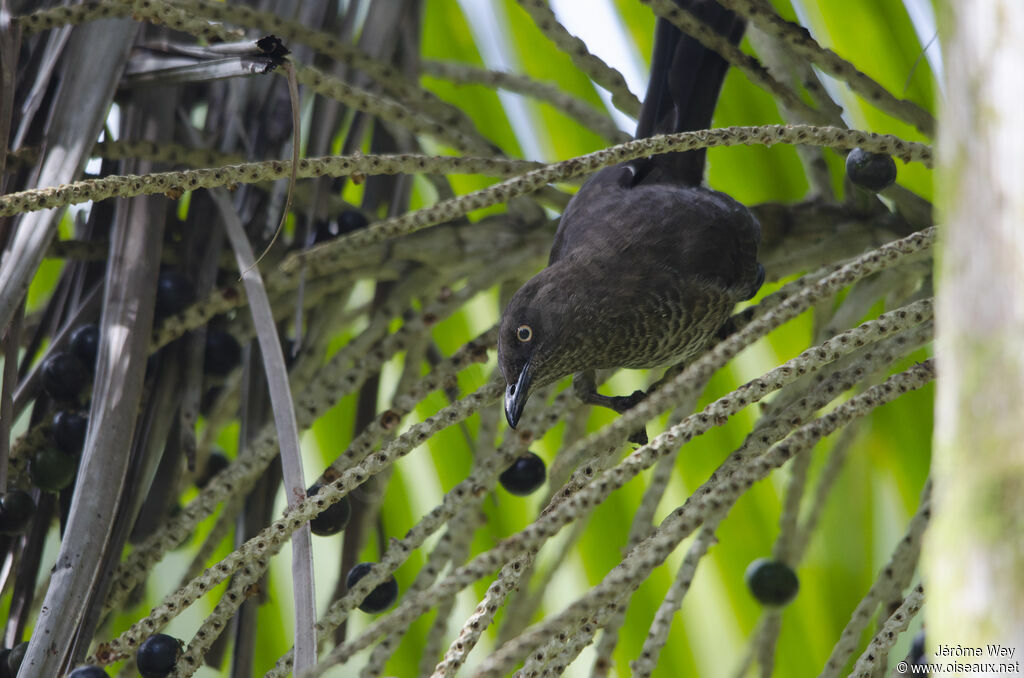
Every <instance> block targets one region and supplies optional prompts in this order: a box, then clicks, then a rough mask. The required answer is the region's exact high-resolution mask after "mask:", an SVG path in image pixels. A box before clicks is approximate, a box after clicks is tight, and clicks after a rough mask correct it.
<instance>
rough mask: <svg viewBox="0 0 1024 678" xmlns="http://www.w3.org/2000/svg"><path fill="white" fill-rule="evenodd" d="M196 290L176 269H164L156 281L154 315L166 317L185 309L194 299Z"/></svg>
mask: <svg viewBox="0 0 1024 678" xmlns="http://www.w3.org/2000/svg"><path fill="white" fill-rule="evenodd" d="M195 298H196V291H195V288H194V287H192V283H190V282H189V280H188V278H186V277H185V276H183V275H182V274H181V273H178V272H177V271H164V272H163V273H161V274H160V277H159V278H157V281H156V315H157V317H158V318H166V317H168V316H172V315H174V314H175V313H180V312H181V311H183V310H185V307H186V306H188V305H189V304H191V303H192V302H193V301H195Z"/></svg>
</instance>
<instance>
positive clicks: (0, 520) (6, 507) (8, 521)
mask: <svg viewBox="0 0 1024 678" xmlns="http://www.w3.org/2000/svg"><path fill="white" fill-rule="evenodd" d="M35 511H36V504H35V502H34V501H32V497H30V496H29V494H28V492H22V491H21V490H10V491H8V492H7V493H6V494H0V534H6V535H11V536H13V535H16V534H22V533H23V532H25V530H26V529H27V528H28V525H29V523H31V522H32V514H33V513H35Z"/></svg>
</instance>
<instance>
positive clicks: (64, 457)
mask: <svg viewBox="0 0 1024 678" xmlns="http://www.w3.org/2000/svg"><path fill="white" fill-rule="evenodd" d="M77 468H78V462H76V461H75V458H74V457H72V456H71V455H70V454H67V453H66V452H61V451H60V450H58V449H57V448H56V447H44V448H41V449H38V450H36V451H35V453H34V454H33V455H32V457H31V458H29V460H28V477H29V478H31V479H32V484H33V485H35V486H36V487H38V488H39V489H41V490H47V491H49V492H60V491H61V490H63V489H64V488H65V487H67V486H68V485H70V484H71V481H72V480H74V479H75V471H76V470H77Z"/></svg>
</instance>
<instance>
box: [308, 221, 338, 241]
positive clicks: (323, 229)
mask: <svg viewBox="0 0 1024 678" xmlns="http://www.w3.org/2000/svg"><path fill="white" fill-rule="evenodd" d="M337 237H338V224H337V222H334V221H328V220H327V219H317V220H316V222H315V223H314V224H313V244H314V245H319V244H320V243H322V242H327V241H328V240H331V239H332V238H337Z"/></svg>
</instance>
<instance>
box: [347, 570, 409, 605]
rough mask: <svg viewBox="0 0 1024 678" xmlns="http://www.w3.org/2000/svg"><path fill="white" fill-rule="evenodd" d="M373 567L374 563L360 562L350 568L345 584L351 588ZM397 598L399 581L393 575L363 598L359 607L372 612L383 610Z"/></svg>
mask: <svg viewBox="0 0 1024 678" xmlns="http://www.w3.org/2000/svg"><path fill="white" fill-rule="evenodd" d="M372 567H373V563H359V564H358V565H356V566H355V567H353V568H352V569H351V570H349V571H348V576H347V577H346V578H345V585H346V586H347V587H348V589H349V590H351V589H352V587H353V586H355V585H356V583H358V582H359V580H360V579H362V578H363V577H365V576H366V575H367V573H368V572H369V571H370V568H372ZM396 598H398V582H397V581H395V576H394V575H391V576H389V577H388V578H387V580H385V581H384V582H383V583H382V584H380V585H379V586H377V588H375V589H374V590H372V591H370V593H369V594H367V596H366V597H365V598H363V602H361V603H359V609H360V610H362V611H363V612H369V613H370V614H374V613H377V612H383V611H384V610H386V609H388V608H389V607H391V605H392V604H394V602H395V599H396Z"/></svg>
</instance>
